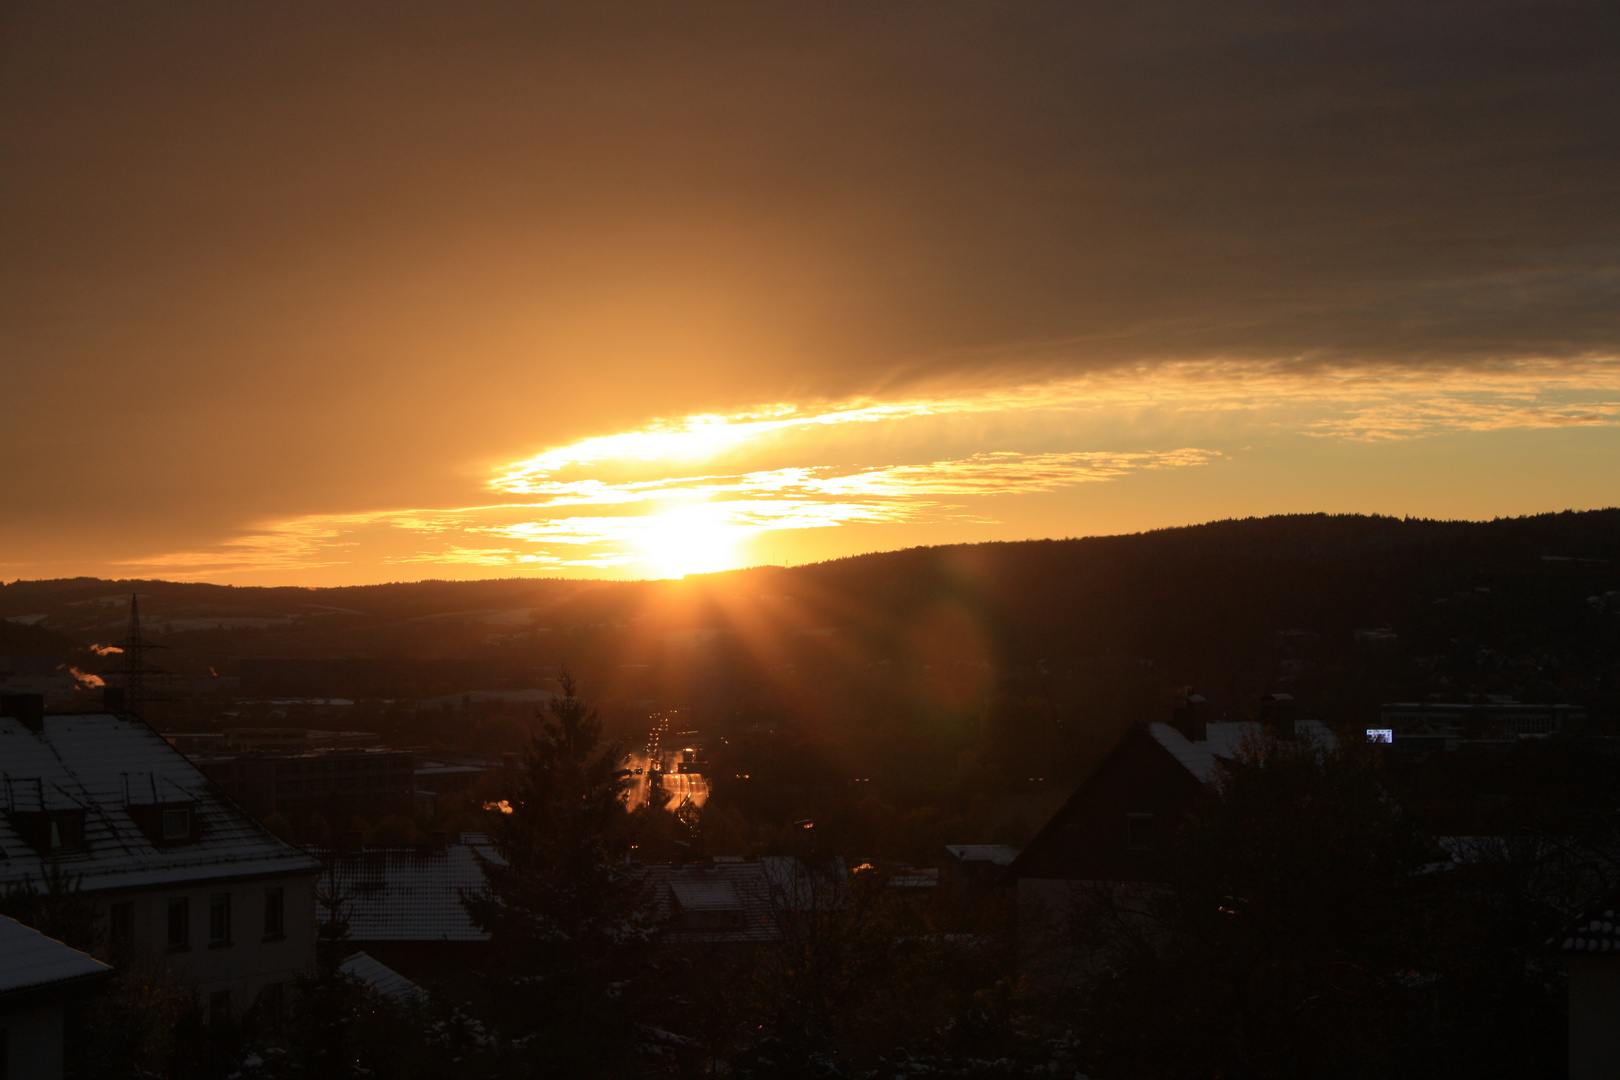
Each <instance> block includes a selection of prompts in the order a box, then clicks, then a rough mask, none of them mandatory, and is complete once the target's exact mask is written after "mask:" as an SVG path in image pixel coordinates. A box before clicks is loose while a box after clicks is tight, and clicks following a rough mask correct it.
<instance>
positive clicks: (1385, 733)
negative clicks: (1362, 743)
mask: <svg viewBox="0 0 1620 1080" xmlns="http://www.w3.org/2000/svg"><path fill="white" fill-rule="evenodd" d="M1367 741H1368V742H1387V743H1392V742H1394V741H1395V729H1394V728H1387V727H1370V728H1368V729H1367Z"/></svg>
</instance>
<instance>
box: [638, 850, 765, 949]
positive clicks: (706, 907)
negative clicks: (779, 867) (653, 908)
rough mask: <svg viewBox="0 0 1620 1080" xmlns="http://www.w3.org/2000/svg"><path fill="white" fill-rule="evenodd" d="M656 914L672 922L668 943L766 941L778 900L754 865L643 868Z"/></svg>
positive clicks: (759, 870)
mask: <svg viewBox="0 0 1620 1080" xmlns="http://www.w3.org/2000/svg"><path fill="white" fill-rule="evenodd" d="M645 873H646V875H647V880H648V881H649V882H650V883H651V884H652V886H653V890H654V897H655V901H656V903H657V906H658V913H659V914H660V915H662V916H666V917H669V918H671V919H672V920H673V922H672V925H671V926H670V929H669V931H668V936H669V939H670V940H672V941H677V942H680V941H685V942H697V941H704V942H740V941H770V940H773V939H774V938H776V937H777V935H778V933H779V930H778V928H777V923H776V916H777V914H778V911H779V910H780V908H781V906H782V901H781V898H780V897H779V896H778V895H777V893H776V890H775V889H774V888H773V887H772V884H771V877H770V875H769V873H768V872H767V871H766V868H765V867H764V866H763V865H761V863H759V862H717V863H715V864H714V865H713V866H712V867H708V866H649V867H647V868H646V870H645Z"/></svg>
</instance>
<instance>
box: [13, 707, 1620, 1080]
mask: <svg viewBox="0 0 1620 1080" xmlns="http://www.w3.org/2000/svg"><path fill="white" fill-rule="evenodd" d="M564 685H565V688H566V689H567V690H568V693H566V694H565V695H564V696H562V697H561V698H559V699H558V700H557V701H555V702H554V703H553V704H552V706H551V707H550V708H549V709H548V710H547V712H546V715H545V717H544V718H543V721H542V722H541V724H540V726H539V730H538V731H537V733H536V735H535V737H534V738H533V739H531V740H530V742H529V743H528V744H527V746H526V747H525V750H524V754H523V759H522V766H521V768H519V769H518V770H516V771H515V772H513V773H511V774H510V776H509V777H508V780H507V787H506V788H505V789H504V790H503V792H502V794H503V795H504V796H505V798H506V800H507V805H508V806H509V807H510V808H511V810H510V812H509V813H493V814H491V815H490V816H489V818H488V819H487V824H488V825H489V827H490V828H491V829H492V831H493V833H494V836H495V840H496V846H497V850H498V851H499V852H500V854H501V856H502V858H503V860H504V861H503V862H502V863H501V864H491V865H490V866H489V868H488V871H489V873H488V887H487V888H486V889H485V890H482V891H475V892H469V893H468V894H466V895H465V900H464V903H465V905H466V907H467V909H468V911H469V912H470V913H471V914H472V915H473V917H474V919H475V921H476V922H477V923H478V924H479V925H480V926H482V927H484V928H485V929H487V930H488V931H489V932H490V934H491V937H492V941H491V949H490V951H489V953H488V954H487V955H486V960H485V962H483V963H482V964H480V965H478V967H477V968H476V970H469V971H467V972H464V973H461V975H460V976H459V977H455V978H450V979H446V980H443V981H441V982H440V983H438V984H435V985H431V986H430V988H429V989H430V991H431V993H430V995H429V996H427V997H425V998H423V999H421V1000H404V999H400V998H393V997H387V996H384V995H380V994H378V993H376V992H374V991H372V990H371V989H369V988H368V987H367V986H365V985H364V984H363V983H361V982H359V981H358V980H356V979H353V978H351V977H348V976H345V975H344V974H343V973H342V972H341V971H339V969H338V967H337V964H338V961H339V960H340V959H341V958H342V957H343V956H344V955H346V954H347V953H348V952H349V951H350V947H349V946H348V945H347V943H346V941H345V940H344V935H345V926H344V923H343V919H342V909H341V906H340V905H337V904H334V905H333V906H332V907H331V908H330V910H329V911H328V917H327V919H326V921H325V923H324V925H323V928H322V940H321V946H320V961H319V964H318V966H317V969H316V970H315V971H314V972H312V973H311V974H310V975H308V976H307V977H306V978H304V979H303V980H301V982H300V984H299V985H298V987H297V990H296V992H295V994H294V995H293V997H292V1000H291V1002H290V1004H289V1008H288V1011H287V1012H286V1013H285V1014H283V1015H280V1016H272V1015H267V1014H262V1013H256V1012H250V1013H249V1014H248V1015H247V1016H245V1017H243V1018H242V1019H241V1020H240V1021H229V1020H218V1021H214V1022H210V1021H208V1020H207V1019H206V1018H205V1017H204V1014H203V1013H202V1012H201V1011H200V1010H199V1007H198V1004H197V1002H196V1001H195V1000H193V999H192V998H190V997H189V996H188V995H187V994H186V993H185V992H184V991H183V990H182V989H181V988H180V987H177V986H175V985H172V984H170V983H167V982H166V981H165V980H164V979H163V977H162V976H161V975H160V974H159V973H157V972H155V971H153V970H150V969H148V968H143V967H140V966H126V967H125V968H124V969H123V971H122V972H121V973H120V975H119V978H118V982H117V983H116V985H115V986H114V988H113V989H112V990H111V991H110V992H108V993H107V994H106V995H104V996H103V997H102V998H101V999H99V1000H97V1001H95V1002H92V1003H90V1004H89V1005H88V1006H87V1007H84V1008H82V1009H80V1010H79V1011H78V1012H77V1013H76V1014H75V1015H74V1017H73V1023H74V1025H75V1026H74V1030H73V1031H72V1033H71V1036H70V1043H69V1045H70V1051H71V1055H70V1056H71V1063H70V1064H71V1068H70V1072H71V1075H73V1076H76V1077H83V1078H87V1080H88V1078H103V1077H106V1078H112V1077H129V1076H166V1077H173V1078H176V1080H190V1078H196V1080H214V1078H226V1077H229V1078H233V1080H234V1078H244V1080H245V1078H277V1080H279V1078H291V1077H321V1078H326V1077H334V1078H335V1077H367V1076H369V1077H399V1078H402V1080H405V1078H418V1077H421V1078H426V1077H447V1078H454V1077H467V1078H473V1077H479V1078H491V1077H513V1078H517V1077H552V1076H569V1077H582V1078H583V1077H621V1076H649V1077H651V1076H669V1077H682V1076H690V1077H698V1076H732V1077H738V1078H759V1080H763V1078H767V1077H769V1078H782V1080H787V1078H817V1080H838V1078H852V1080H853V1078H869V1080H878V1078H901V1077H942V1078H943V1077H957V1078H963V1080H968V1078H990V1077H997V1078H1031V1080H1032V1078H1035V1077H1065V1078H1067V1077H1075V1076H1082V1075H1089V1076H1092V1077H1099V1078H1108V1077H1119V1078H1150V1077H1152V1078H1177V1077H1186V1078H1189V1080H1190V1078H1215V1077H1255V1078H1278V1080H1281V1078H1287V1077H1334V1078H1338V1077H1345V1078H1353V1077H1414V1078H1415V1077H1468V1078H1477V1077H1514V1078H1530V1077H1549V1078H1551V1077H1556V1076H1561V1075H1563V1074H1564V1070H1565V1060H1564V1012H1563V1005H1564V992H1565V987H1564V977H1563V971H1562V968H1561V966H1560V964H1559V962H1558V959H1557V957H1555V956H1554V955H1552V954H1551V953H1550V952H1549V951H1548V950H1547V948H1546V946H1545V942H1546V941H1547V939H1548V937H1549V936H1551V935H1553V934H1554V933H1556V932H1557V931H1558V930H1559V928H1560V927H1562V926H1564V925H1566V924H1567V923H1568V922H1569V920H1570V919H1571V918H1572V916H1573V915H1574V914H1575V913H1576V912H1577V911H1579V910H1580V909H1581V907H1582V905H1583V904H1584V903H1587V902H1589V901H1590V899H1591V898H1592V897H1594V896H1602V895H1604V894H1605V893H1607V892H1608V891H1609V890H1611V889H1612V888H1613V887H1614V886H1615V885H1616V884H1617V883H1620V863H1617V862H1616V861H1615V852H1616V850H1617V845H1616V838H1617V837H1620V832H1617V830H1616V825H1617V813H1616V811H1615V807H1616V806H1617V805H1620V784H1617V783H1616V770H1615V768H1614V765H1615V759H1614V757H1613V753H1612V748H1611V747H1610V746H1609V745H1608V744H1607V740H1597V741H1594V740H1592V739H1589V738H1585V737H1581V738H1563V739H1553V740H1545V741H1539V742H1535V743H1531V744H1526V745H1525V747H1524V748H1523V749H1522V750H1521V751H1519V752H1518V754H1519V756H1518V757H1517V758H1515V759H1512V760H1509V761H1507V762H1505V765H1506V766H1507V767H1510V768H1511V771H1513V772H1514V773H1515V774H1516V775H1519V776H1520V777H1521V778H1527V779H1522V780H1521V782H1520V783H1519V785H1518V788H1519V792H1520V794H1521V796H1522V799H1521V800H1520V801H1519V802H1517V803H1513V802H1512V800H1511V799H1510V800H1508V801H1507V802H1506V803H1504V800H1503V799H1502V798H1500V797H1498V796H1499V793H1498V794H1497V795H1493V796H1492V797H1490V798H1489V799H1488V801H1490V802H1491V803H1492V804H1493V805H1495V806H1497V807H1498V809H1499V811H1500V812H1502V813H1505V814H1509V815H1515V814H1516V815H1517V817H1518V820H1517V823H1516V824H1515V825H1514V826H1513V827H1512V828H1511V829H1509V830H1504V831H1502V832H1501V833H1500V835H1498V836H1496V837H1492V838H1477V837H1476V838H1466V840H1467V843H1469V844H1473V845H1475V846H1473V847H1471V848H1470V847H1468V846H1467V844H1465V845H1464V847H1463V848H1459V847H1458V846H1457V844H1458V842H1457V840H1456V838H1452V839H1451V840H1447V839H1445V838H1442V837H1440V836H1438V835H1437V834H1436V833H1435V831H1434V829H1433V828H1432V826H1433V825H1434V824H1435V823H1436V819H1435V818H1433V817H1432V816H1431V815H1430V812H1431V811H1432V809H1433V804H1432V803H1430V804H1428V805H1425V804H1424V802H1423V800H1422V798H1421V796H1422V792H1421V791H1420V790H1419V789H1417V788H1415V787H1414V786H1413V785H1412V783H1411V770H1410V768H1409V767H1403V765H1402V763H1401V762H1400V761H1399V760H1397V759H1396V758H1395V757H1393V756H1391V755H1390V752H1389V751H1387V750H1382V749H1381V748H1378V747H1373V746H1369V745H1368V744H1365V743H1363V742H1357V741H1347V742H1346V743H1345V744H1344V745H1343V746H1342V748H1341V749H1337V750H1329V749H1324V748H1321V747H1313V746H1312V745H1311V744H1309V743H1304V742H1294V741H1267V742H1261V743H1258V744H1256V745H1254V746H1253V747H1252V748H1251V750H1250V751H1249V752H1247V753H1245V754H1244V755H1242V756H1240V757H1239V758H1238V759H1237V760H1235V761H1233V762H1231V763H1229V764H1228V765H1227V766H1225V767H1224V768H1223V770H1222V771H1221V774H1220V777H1219V782H1218V783H1217V784H1215V785H1213V786H1211V787H1210V788H1208V789H1207V791H1206V792H1205V794H1204V796H1203V797H1202V799H1201V801H1200V802H1199V804H1198V806H1197V808H1196V810H1195V811H1194V812H1193V814H1192V815H1191V816H1190V817H1189V818H1188V819H1187V820H1186V821H1185V822H1184V823H1182V824H1181V825H1180V827H1179V830H1178V831H1177V832H1176V833H1175V835H1174V836H1173V837H1172V838H1171V840H1170V847H1171V852H1172V855H1171V858H1170V859H1169V861H1168V863H1167V866H1168V868H1169V872H1168V874H1167V876H1166V878H1165V880H1163V881H1161V882H1155V883H1144V884H1138V885H1133V886H1104V885H1096V886H1077V887H1076V889H1075V892H1074V894H1073V897H1072V902H1073V905H1074V906H1073V909H1072V913H1071V918H1070V919H1069V921H1068V922H1067V924H1066V925H1067V929H1066V932H1065V935H1064V937H1063V939H1062V940H1061V941H1057V942H1054V943H1052V944H1051V945H1050V946H1048V947H1049V948H1052V949H1064V950H1071V951H1072V955H1073V956H1074V958H1075V959H1076V963H1075V964H1074V967H1073V972H1074V975H1073V977H1072V978H1070V979H1066V980H1064V981H1062V982H1059V983H1053V982H1051V981H1042V980H1036V979H1031V978H1030V977H1029V976H1028V975H1027V974H1026V973H1025V972H1022V971H1021V970H1020V966H1019V963H1018V961H1017V959H1016V957H1017V955H1018V951H1017V949H1016V948H1015V945H1016V936H1017V928H1016V925H1015V923H1014V920H1013V918H1012V915H1013V912H1012V910H1011V899H1010V897H1009V896H1007V895H1006V894H1005V893H1004V892H1002V891H1001V890H999V889H998V888H997V887H996V886H995V885H994V883H990V884H988V885H986V886H984V887H981V888H977V889H966V890H955V891H947V890H939V891H937V892H936V893H935V894H934V895H931V896H930V897H928V898H927V899H925V900H917V899H915V898H913V897H911V896H908V895H907V894H906V892H905V890H904V889H900V888H896V887H895V884H896V883H895V881H894V880H892V879H891V878H889V876H888V875H887V874H886V873H885V872H884V871H883V870H881V869H879V868H877V867H874V866H871V865H863V866H859V867H856V868H854V870H853V872H852V873H851V874H849V875H848V876H847V877H845V876H843V875H840V874H836V873H834V874H829V875H826V876H824V877H814V876H813V875H812V876H808V877H806V879H805V880H806V882H807V884H806V886H805V887H804V888H802V889H789V890H785V891H782V892H779V893H777V894H775V895H774V897H773V904H774V907H773V910H772V913H771V919H770V922H771V925H772V927H773V933H772V934H771V935H770V936H769V937H768V938H767V939H765V940H758V941H751V942H741V943H713V942H711V943H693V942H692V941H690V940H689V939H688V940H682V938H681V936H680V935H679V934H678V933H676V932H675V931H676V930H677V929H678V928H677V927H675V926H673V925H672V924H671V923H670V922H668V921H667V919H666V918H664V912H663V910H662V909H660V907H659V906H658V904H657V903H656V897H655V896H654V894H653V890H652V889H651V888H650V887H649V886H648V884H647V880H646V877H645V874H644V872H643V871H642V870H641V868H640V867H639V866H638V865H637V864H636V863H634V862H633V861H632V860H631V859H630V858H629V855H630V851H631V846H632V845H633V844H634V843H636V842H637V841H638V839H639V840H645V839H646V838H647V837H648V836H649V835H651V834H654V833H658V832H660V831H666V830H668V829H669V828H670V824H671V823H670V820H669V819H670V818H671V817H672V816H673V815H672V813H671V811H670V810H669V809H668V808H666V807H657V806H643V807H641V808H638V809H637V810H635V811H633V812H632V811H629V810H627V809H626V807H625V804H624V802H623V800H622V799H621V792H622V790H623V787H624V785H625V784H626V782H627V778H626V776H625V774H624V772H623V770H622V769H620V768H619V767H618V764H617V763H618V761H619V759H620V753H619V750H618V748H617V747H616V746H615V745H613V744H610V743H607V742H604V741H603V740H602V739H601V737H600V736H601V729H600V720H599V718H598V717H597V716H596V715H595V714H594V712H592V711H591V710H590V709H588V708H587V707H586V705H585V703H584V702H583V701H581V700H580V699H579V698H577V697H575V696H574V695H573V693H572V685H571V683H570V682H569V681H568V680H566V679H565V680H564ZM1593 760H1598V761H1600V765H1599V766H1598V767H1582V766H1581V765H1580V764H1579V763H1580V762H1582V761H1587V762H1591V761H1593ZM1447 790H1449V791H1452V792H1453V794H1455V791H1456V787H1455V785H1453V786H1452V787H1449V788H1448V789H1447ZM1552 804H1556V805H1557V807H1558V810H1559V813H1560V814H1561V817H1560V818H1559V819H1558V820H1557V821H1556V822H1549V821H1548V820H1546V819H1543V818H1540V817H1539V816H1538V814H1539V809H1538V808H1539V807H1543V806H1546V805H1552ZM1504 806H1506V809H1503V807H1504ZM1548 824H1554V825H1555V826H1556V827H1554V828H1551V829H1549V828H1547V827H1546V826H1547V825H1548ZM803 865H804V866H805V868H806V869H807V870H813V869H814V868H815V867H816V866H817V865H818V863H817V860H816V859H814V858H813V857H808V858H806V859H805V860H804V861H803ZM822 865H825V864H822ZM46 884H47V887H46V888H45V889H43V890H32V891H26V892H16V893H13V894H11V895H9V896H8V897H6V898H5V900H4V902H3V905H0V909H3V911H4V913H6V914H10V915H13V916H14V917H18V918H20V919H22V920H23V921H25V922H28V923H30V924H31V925H35V926H37V927H39V928H40V929H42V930H45V931H46V932H48V933H51V934H53V935H55V936H58V937H60V938H62V939H63V940H66V941H68V942H69V943H72V944H76V945H79V946H81V947H88V946H91V945H93V944H95V942H94V940H93V930H92V927H93V917H94V911H93V908H92V907H91V905H90V904H89V903H88V902H87V901H85V900H84V899H83V898H81V897H79V896H78V895H77V894H76V893H75V892H74V890H73V887H72V883H71V882H70V881H66V880H57V881H53V882H49V883H46Z"/></svg>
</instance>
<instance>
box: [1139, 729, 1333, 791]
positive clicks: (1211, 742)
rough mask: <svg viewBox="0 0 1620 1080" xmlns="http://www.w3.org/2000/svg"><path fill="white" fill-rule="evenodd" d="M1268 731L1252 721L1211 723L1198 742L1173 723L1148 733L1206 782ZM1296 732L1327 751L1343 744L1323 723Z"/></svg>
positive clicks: (1300, 736)
mask: <svg viewBox="0 0 1620 1080" xmlns="http://www.w3.org/2000/svg"><path fill="white" fill-rule="evenodd" d="M1265 730H1266V729H1265V727H1264V725H1262V724H1259V723H1256V722H1254V721H1252V720H1247V721H1242V722H1239V723H1235V724H1208V725H1206V732H1205V737H1204V738H1203V739H1200V740H1198V741H1197V742H1194V741H1192V740H1191V739H1188V738H1187V736H1185V735H1183V734H1182V733H1181V732H1180V731H1178V730H1177V729H1176V728H1175V727H1173V726H1172V725H1170V724H1149V725H1148V733H1149V734H1151V735H1152V736H1153V738H1154V740H1155V741H1156V742H1157V743H1158V744H1159V745H1160V746H1162V747H1164V748H1165V749H1166V750H1168V751H1170V756H1171V757H1173V758H1175V759H1176V760H1177V761H1179V762H1181V764H1182V765H1183V766H1185V767H1186V769H1187V771H1188V772H1190V773H1192V774H1193V776H1194V777H1195V778H1196V779H1198V780H1199V781H1201V782H1203V783H1208V782H1210V781H1211V780H1214V779H1215V767H1216V763H1217V762H1218V761H1221V760H1226V761H1230V760H1231V759H1232V758H1235V757H1237V756H1238V753H1239V752H1240V751H1241V750H1242V749H1243V747H1244V746H1245V745H1248V744H1253V743H1256V742H1258V741H1259V740H1260V739H1261V738H1263V737H1264V736H1265ZM1295 731H1296V735H1295V737H1296V738H1299V739H1303V740H1308V741H1310V742H1312V743H1314V744H1315V745H1317V746H1321V747H1323V748H1324V749H1329V750H1331V749H1334V748H1335V747H1337V746H1338V745H1339V743H1338V740H1337V739H1336V738H1335V737H1334V735H1333V731H1332V729H1330V728H1329V727H1328V726H1327V725H1326V724H1324V723H1322V722H1321V721H1320V720H1301V721H1299V722H1298V724H1297V726H1296V728H1295Z"/></svg>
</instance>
